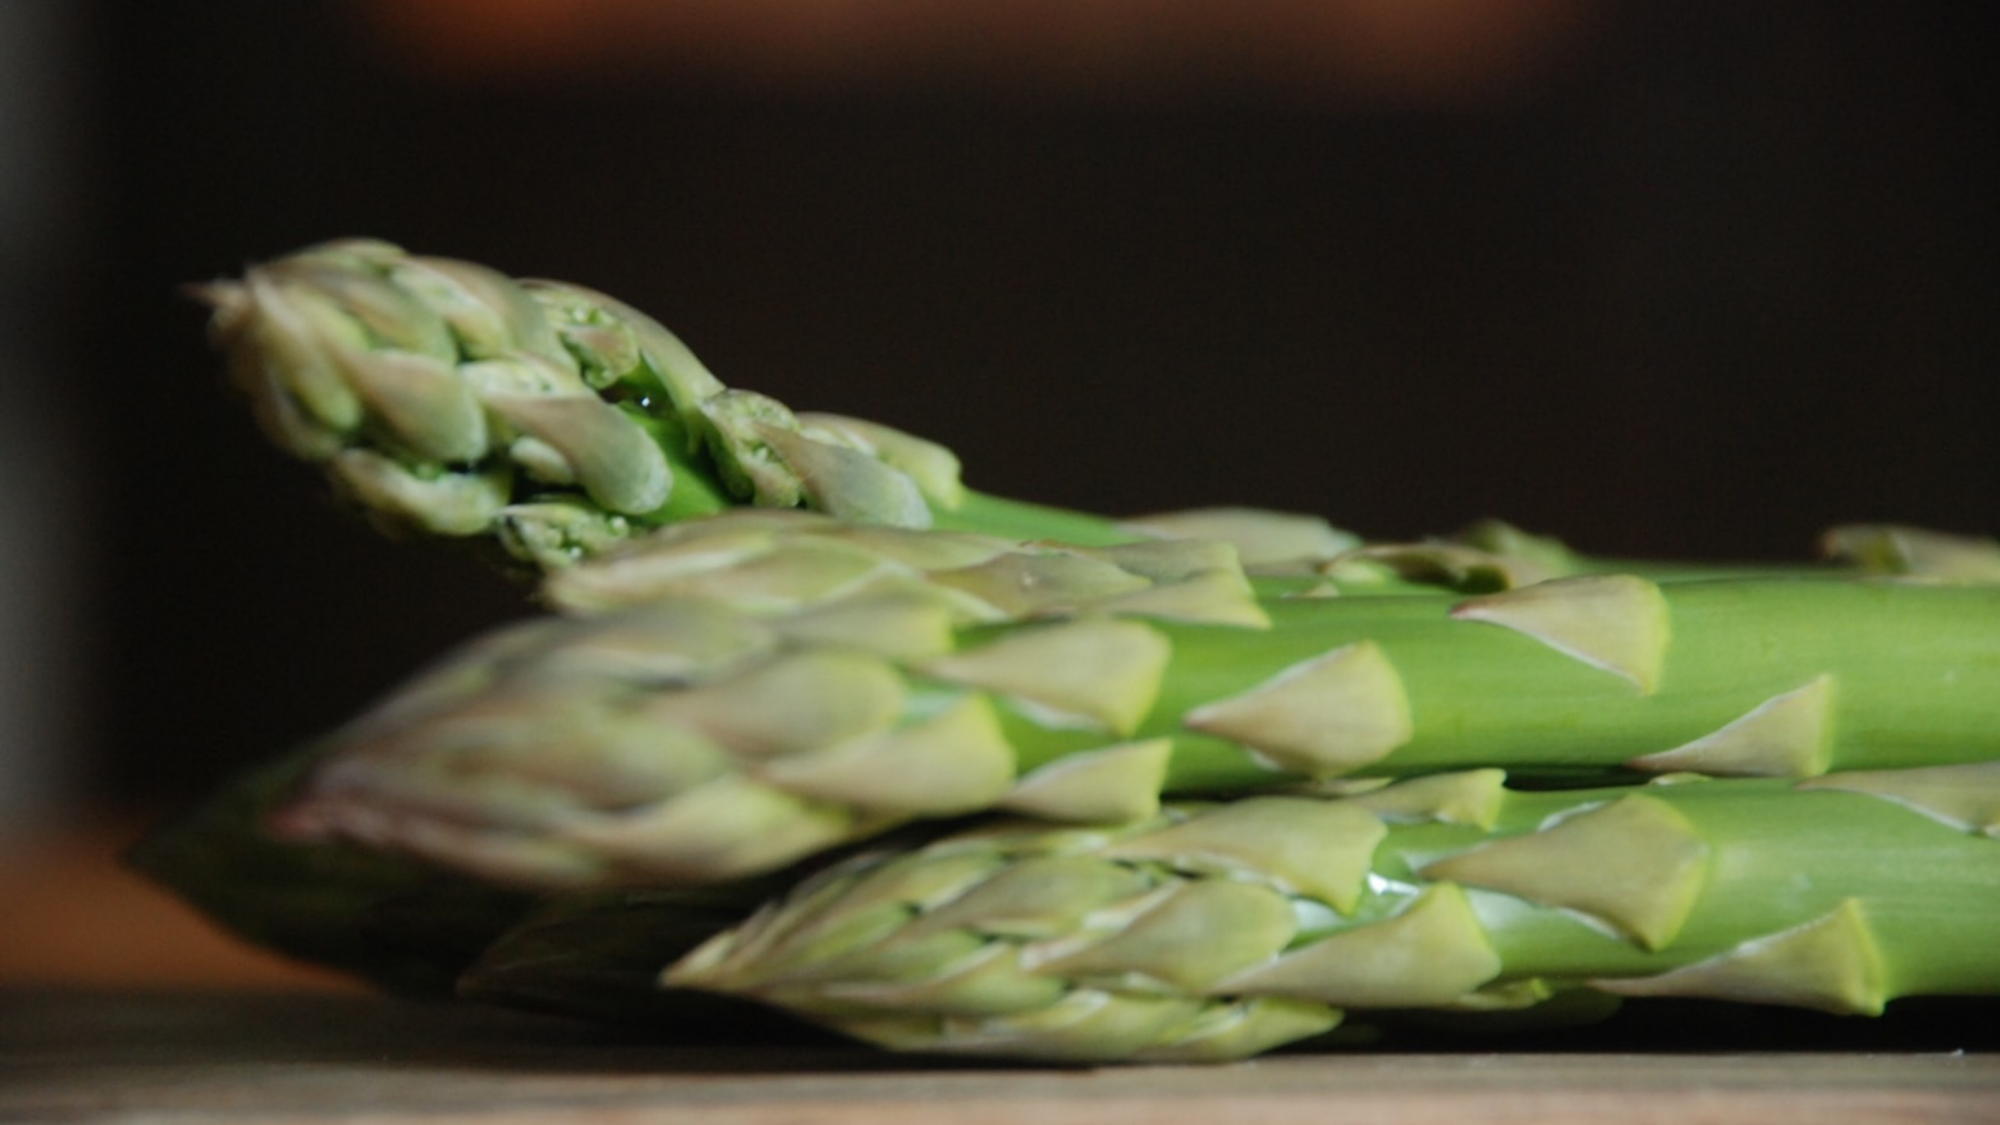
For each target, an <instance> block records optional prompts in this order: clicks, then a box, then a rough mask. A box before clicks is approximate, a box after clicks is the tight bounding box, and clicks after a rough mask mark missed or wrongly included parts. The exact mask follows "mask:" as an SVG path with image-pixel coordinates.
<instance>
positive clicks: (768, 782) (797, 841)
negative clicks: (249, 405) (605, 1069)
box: [138, 242, 2000, 1060]
mask: <svg viewBox="0 0 2000 1125" xmlns="http://www.w3.org/2000/svg"><path fill="white" fill-rule="evenodd" d="M202 293H203V295H204V296H205V297H206V299H208V300H209V301H210V303H211V304H212V305H213V306H214V308H215V321H214V324H215V335H216V338H217V340H218V342H219V343H220V344H221V345H222V346H223V347H224V349H225V350H226V351H227V352H228V354H229V358H230V362H231V367H232V370H233V371H234V372H235V374H236V377H237V381H238V382H239V384H240V385H242V386H243V387H244V388H245V389H246V390H247V391H249V393H250V395H251V398H252V401H253V403H254V404H255V405H256V407H257V412H258V414H259V417H260V418H261V419H262V420H263V422H264V425H265V427H266V428H267V430H268V431H269V432H270V433H271V434H272V435H273V437H275V438H276V439H277V440H278V441H279V442H280V443H281V444H282V445H284V446H285V447H286V448H288V449H289V450H291V451H292V452H294V453H296V454H298V455H300V456H302V457H305V458H307V459H309V460H313V461H315V462H318V463H320V464H322V465H323V466H325V468H326V470H327V472H328V473H329V475H330V477H331V478H332V479H333V480H334V482H335V484H336V485H337V486H338V487H339V488H340V489H341V490H342V491H343V493H344V494H346V495H347V496H349V497H350V498H351V499H353V500H354V501H355V502H357V503H358V504H359V505H360V506H362V507H363V508H364V509H365V510H366V511H368V512H369V513H371V514H372V515H373V516H374V518H376V520H377V521H378V522H379V523H381V524H382V525H384V526H385V527H388V528H390V529H394V530H417V531H422V532H427V533H432V534H437V535H443V536H450V537H460V538H467V537H470V538H475V539H480V540H485V541H491V542H494V543H497V544H499V545H501V546H502V547H503V548H504V549H505V552H506V554H507V555H508V556H509V557H510V558H511V559H513V560H515V562H516V563H518V564H526V566H527V567H528V568H529V569H530V570H531V571H533V572H535V573H538V574H540V575H541V576H542V582H541V586H540V592H541V596H542V598H543V600H544V601H545V602H546V603H547V604H548V605H549V606H550V607H551V610H552V611H553V612H552V613H551V614H550V615H549V616H546V617H543V618H540V619H536V620H532V621H529V622H526V623H523V624H519V625H516V626H512V627H509V628H506V629H502V630H500V631H497V632H495V633H493V634H491V635H489V636H488V637H486V638H483V639H481V640H479V641H476V642H474V643H473V644H472V645H470V646H468V647H467V648H466V649H464V650H462V651H461V652H459V653H457V654H455V655H453V656H450V657H448V658H447V659H445V660H444V661H442V662H441V663H439V664H438V665H436V666H434V667H432V668H431V669H429V670H427V671H425V672H423V673H422V674H420V675H418V676H417V677H416V678H414V679H413V680H412V681H411V682H409V683H408V684H407V685H405V686H404V687H403V688H402V689H400V690H398V691H397V692H395V693H393V694H392V695H391V696H390V697H389V698H388V699H386V700H385V701H383V702H382V703H381V704H380V705H378V706H377V707H375V708H374V709H372V710H371V711H369V712H368V713H367V714H365V715H363V716H361V717H360V718H358V719H357V720H355V721H354V722H353V723H351V724H349V725H348V726H347V727H345V728H343V729H342V730H339V731H336V732H334V733H333V734H331V735H330V736H328V737H327V738H325V739H323V740H322V741H320V742H319V743H317V744H315V745H314V746H313V747H311V748H310V749H309V750H308V751H306V752H305V753H304V754H303V755H301V756H300V757H299V758H297V759H294V760H292V761H290V762H288V763H287V764H286V765H284V766H282V767H277V768H275V769H274V770H272V771H267V772H266V773H264V774H262V775H260V776H259V777H258V778H257V779H255V780H253V781H251V782H246V783H244V784H242V785H240V786H239V787H237V788H236V789H235V790H233V791H231V792H229V793H226V794H225V795H224V796H223V797H222V798H220V799H218V801H217V803H216V804H214V805H212V806H211V807H210V808H209V809H208V810H207V811H206V812H204V813H202V814H200V815H198V816H197V817H195V818H194V819H193V820H191V821H189V822H187V823H185V824H183V825H181V826H180V827H177V828H172V829H169V830H167V831H164V832H162V833H161V834H159V835H158V836H157V837H156V838H155V839H154V840H153V841H152V842H151V843H150V844H149V845H148V846H147V847H146V848H145V849H142V851H141V853H140V854H139V856H138V859H139V861H140V863H141V865H142V866H144V867H146V868H147V869H148V870H150V871H152V872H153V873H155V874H156V875H157V876H158V877H160V878H162V879H163V880H164V881H166V882H168V883H169V884H170V885H173V886H176V887H177V888H179V889H180V890H182V892H183V893H184V894H187V895H188V896H189V897H190V898H191V899H193V900H194V901H195V902H197V903H198V904H200V905H202V906H203V907H204V908H205V909H208V910H209V911H211V912H212V913H213V914H215V915H216V916H217V917H218V918H220V919H222V920H223V921H225V922H226V923H228V924H230V925H233V926H235V927H236V928H237V929H239V930H240V931H242V932H244V933H246V934H247V935H249V936H251V937H253V938H255V939H258V940H263V941H265V942H267V943H270V944H273V945H276V946H278V947H280V948H283V949H286V950H288V951H291V952H294V953H296V954H299V955H302V956H308V957H313V958H316V959H320V960H324V961H328V962H330V963H334V964H339V965H341V966H343V967H346V968H350V969H353V970H355V971H358V972H362V973H365V974H368V975H370V976H373V977H374V978H376V979H378V980H381V981H383V982H385V983H388V984H391V985H395V986H404V987H416V988H420V989H421V988H431V989H435V988H437V987H439V986H440V984H441V983H442V982H446V981H452V980H456V981H457V982H458V987H459V988H461V989H462V990H465V991H467V992H468V993H469V994H473V995H478V996H481V997H484V998H488V999H499V1000H503V1001H508V1000H512V1001H515V1002H525V1003H534V1004H539V1005H543V1006H547V1005H551V1004H553V1005H556V1006H562V1007H567V1008H570V1009H573V1010H579V1011H584V1012H597V1013H606V1014H608V1013H611V1012H613V1011H624V1010H628V1009H630V1008H631V1007H633V1006H634V1005H635V1003H637V1001H636V999H635V994H645V995H646V996H647V997H651V996H653V994H654V993H655V992H656V991H657V990H666V991H665V992H664V993H662V995H666V996H669V997H671V996H674V995H684V994H685V990H701V991H705V992H712V993H720V994H726V995H733V996H742V997H747V998H750V999H753V1000H755V1001H758V1002H760V1003H764V1004H768V1005H774V1006H776V1007H778V1008H781V1009H785V1010H788V1011H792V1012H795V1013H797V1014H798V1015H800V1016H803V1017H804V1018H806V1019H808V1020H812V1021H815V1022H818V1023H822V1024H825V1025H827V1026H831V1027H833V1028H836V1029H838V1030H840V1031H842V1032H845V1033H847V1034H851V1035H854V1036H857V1037H860V1038H862V1039H866V1040H868V1041H871V1042H876V1043H880V1044H883V1045H886V1046H890V1047H893V1048H898V1049H907V1050H924V1051H970V1052H979V1053H988V1054H1004V1055H1013V1056H1021V1057H1050V1058H1062V1059H1091V1060H1109V1059H1124V1058H1145V1059H1210V1060H1212V1059H1222V1058H1232V1057H1240V1056H1243V1055H1246V1054H1251V1053H1255V1052H1257V1051H1260V1050H1263V1049H1266V1048H1268V1047H1271V1046H1275V1045H1277V1044H1280V1043H1284V1042H1288V1041H1292V1040H1296V1039H1300V1038H1306V1037H1313V1036H1318V1035H1321V1034H1322V1033H1324V1032H1326V1031H1327V1030H1328V1029H1330V1028H1332V1027H1333V1026H1334V1025H1335V1024H1337V1023H1338V1022H1339V1021H1340V1020H1341V1019H1342V1018H1343V1014H1344V1013H1345V1012H1346V1011H1347V1010H1348V1009H1386V1010H1389V1011H1392V1012H1393V1011H1395V1010H1400V1009H1441V1010H1446V1011H1467V1010H1482V1009H1492V1008H1498V1007H1534V1006H1547V1005H1564V1004H1571V1003H1573V1002H1574V1000H1575V998H1577V997H1579V996H1584V997H1595V998H1598V999H1605V998H1611V997H1617V996H1627V995H1689V996H1708V997H1719V998H1723V999H1730V1000H1740V1001H1751V1002H1765V1003H1782V1004H1794V1005H1801V1006H1806V1007H1814V1008H1820V1009H1824V1010H1828V1011H1837V1012H1876V1011H1880V1010H1881V1008H1882V1006H1883V1004H1884V1003H1885V1002H1886V1001H1888V1000H1889V999H1891V998H1894V997H1897V996H1903V995H1910V994H1917V993H1983V992H1990V991H1994V990H1996V989H2000V964H1996V960H2000V954H1996V953H1994V952H1993V950H1995V949H2000V942H1996V941H1995V940H1994V938H1995V937H1996V926H1995V918H1994V917H1993V916H1992V915H1991V913H1990V911H1989V909H1988V907H1987V906H1986V905H1985V904H1986V903H1987V902H1989V901H1993V894H1992V892H1993V891H1994V889H1995V887H1996V884H2000V845H1996V844H1995V843H1994V842H1993V841H1992V840H1991V839H1989V837H1992V836H1995V835H2000V764H1996V763H2000V722H1996V721H1995V720H1996V719H2000V702H1996V701H2000V629H1996V627H1995V624H1996V622H2000V616H1996V610H2000V586H1993V585H1986V584H1985V583H1986V582H1988V581H1989V580H1990V579H1992V578H1993V577H1995V575H1996V570H2000V567H1996V564H1995V559H1996V558H2000V550H1996V549H1995V547H1994V545H1993V544H1991V543H1990V542H1985V541H1976V540H1963V539H1956V538H1952V537H1946V536H1939V535H1936V534H1935V533H1924V532H1919V531H1915V530H1913V529H1906V528H1893V527H1850V528H1843V529H1837V530H1836V531H1835V532H1833V533H1830V534H1829V537H1828V540H1827V544H1826V546H1827V549H1828V553H1829V554H1830V555H1832V556H1833V557H1834V558H1835V559H1836V560H1837V562H1836V563H1835V564H1831V565H1824V566H1820V567H1814V568H1806V567H1801V568H1797V569H1795V570H1788V571H1776V570H1768V569H1767V570H1762V571H1751V570H1746V569H1745V568H1711V567H1690V566H1686V565H1678V564H1663V563H1636V562H1618V561H1612V560H1600V559H1593V558H1589V557H1587V556H1581V555H1578V554H1575V553H1573V552H1570V551H1568V550H1567V549H1565V548H1563V547H1562V546H1561V545H1560V544H1556V543H1553V542H1551V541H1548V540H1542V539H1538V538H1536V537H1532V536H1527V535H1524V534H1522V533H1520V532H1517V531H1515V530H1514V529H1512V528H1509V527H1507V526H1506V525H1502V524H1488V525H1483V526H1481V527H1479V528H1476V529H1473V530H1472V531H1470V532H1468V533H1464V534H1462V535H1460V536H1458V537H1455V538H1451V539H1444V540H1437V541H1429V542H1424V543H1419V544H1363V543H1360V542H1358V541H1357V540H1356V539H1354V537H1352V536H1350V535H1347V534H1346V533H1344V532H1340V531H1337V530H1335V529H1334V528H1332V527H1331V526H1329V525H1327V524H1326V523H1325V522H1324V521H1320V520H1316V519H1311V518H1305V517H1294V516H1285V515H1280V514H1276V513H1268V512H1260V511H1257V510H1254V509H1227V510H1210V511H1204V512H1195V513H1181V514H1177V515H1170V516H1163V517H1151V518H1145V519H1138V520H1125V521H1120V520H1112V519H1108V518H1104V517H1098V516H1093V515H1088V514H1083V513H1076V512H1068V511H1062V510H1057V509H1053V508H1047V507H1041V506H1037V505H1031V504H1024V503H1020V502H1016V501H1011V500H1005V499H1001V498H998V497H994V496H990V495H987V494H984V493H980V492H977V491H975V490H971V489H967V488H966V487H964V486H963V485H962V484H961V483H960V481H959V478H958V466H957V462H956V460H955V458H953V457H952V456H951V454H950V453H949V452H948V451H946V450H945V449H944V448H943V447H941V446H938V445H936V444H934V443H931V442H928V441H924V440H922V439H918V438H914V437H911V436H909V435H906V434H902V433H900V432H899V431H895V430H892V429H889V428H888V427H884V426H881V425H879V424H875V423H868V422H862V421H858V420H854V419H846V418H840V417H835V416H828V415H807V414H794V413H793V412H791V411H790V410H789V409H787V408H785V407H784V406H783V405H781V404H779V403H777V402H775V401H773V400H771V399H768V398H764V397H762V396H758V395H754V394H751V393H749V392H743V391H736V390H730V389H727V388H724V387H723V386H722V384H721V383H720V382H719V381H717V380H716V379H715V378H714V376H712V375H711V374H709V373H708V371H707V370H706V369H705V368H703V367H702V366H701V364H700V363H699V362H698V361H697V360H695V359H694V358H693V356H692V354H691V353H689V352H688V351H687V349H686V348H685V347H683V346H682V345H681V344H680V343H679V342H678V341H676V340H675V339H674V338H673V337H672V336H671V335H670V334H668V333H667V332H666V330H665V329H663V328H661V327H660V326H659V325H657V324H655V323H654V322H653V321H651V320H649V319H647V318H646V317H644V316H643V315H641V314H639V313H637V312H635V311H634V310H632V309H630V308H628V307H626V306H624V305H622V304H620V303H618V302H616V301H614V300H612V299H610V298H607V297H604V296H602V295H600V294H595V293H592V292H590V291H588V290H583V289H580V288H577V287H575V286H567V285H560V284H556V283H548V282H539V283H516V282H512V281H510V280H508V279H506V278H504V277H502V276H500V275H498V274H496V273H493V272H492V271H489V270H486V269H484V268H481V267H476V266H471V265H468V264H465V263H457V262H449V261H441V260H437V259H425V258H416V257H411V256H408V255H405V254H403V253H402V252H401V251H399V250H396V249H395V248H393V247H389V246H386V245H383V244H380V243H370V242H350V243H338V244H331V245H328V246H324V247H319V248H314V249H312V250H308V251H306V252H303V253H301V254H299V255H295V256H293V257H291V258H287V259H284V260H281V261H279V262H276V263H272V264H270V265H266V266H262V267H258V268H256V269H253V270H251V271H249V272H248V274H247V275H246V277H245V278H244V279H243V280H242V281H241V282H235V283H217V284H215V285H211V286H207V287H205V288H204V289H203V290H202ZM1503 781H1504V782H1506V784H1503ZM1580 784H1587V785H1591V786H1593V788H1588V789H1576V788H1570V787H1573V786H1576V785H1580ZM1524 787H1525V788H1524ZM1191 802H1192V803H1191ZM967 817H984V818H987V819H979V820H976V821H974V822H973V823H970V824H967V823H965V820H964V818H967ZM885 834H886V835H885ZM760 904H761V905H760ZM343 919H346V920H349V921H345V922H343ZM354 926H360V927H362V928H363V929H364V930H365V933H364V934H363V935H361V936H360V937H359V939H358V940H357V939H355V935H354V934H352V933H351V931H350V928H351V927H354ZM607 981H609V982H615V984H613V985H610V986H607V984H606V982H607ZM683 1002H691V1001H683Z"/></svg>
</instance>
